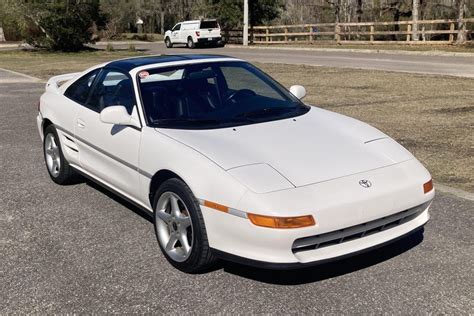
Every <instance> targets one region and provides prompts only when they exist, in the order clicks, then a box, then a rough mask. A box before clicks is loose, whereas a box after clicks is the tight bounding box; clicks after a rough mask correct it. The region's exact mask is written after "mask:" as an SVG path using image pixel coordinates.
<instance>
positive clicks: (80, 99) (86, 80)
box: [64, 69, 100, 105]
mask: <svg viewBox="0 0 474 316" xmlns="http://www.w3.org/2000/svg"><path fill="white" fill-rule="evenodd" d="M99 71H100V69H96V70H93V71H91V72H89V73H88V74H86V75H84V76H83V77H81V78H79V79H78V80H76V82H74V83H73V84H72V85H71V86H69V88H67V90H66V92H65V93H64V95H65V96H66V97H68V98H69V99H71V100H73V101H76V102H77V103H79V104H82V105H84V104H85V103H86V101H87V97H88V96H89V93H90V90H91V87H92V84H93V83H94V79H95V78H96V77H97V74H98V73H99Z"/></svg>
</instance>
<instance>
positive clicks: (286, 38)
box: [285, 27, 288, 42]
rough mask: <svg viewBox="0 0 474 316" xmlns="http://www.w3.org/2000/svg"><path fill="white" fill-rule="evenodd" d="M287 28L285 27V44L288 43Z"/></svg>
mask: <svg viewBox="0 0 474 316" xmlns="http://www.w3.org/2000/svg"><path fill="white" fill-rule="evenodd" d="M287 34H288V28H287V27H285V42H288V35H287Z"/></svg>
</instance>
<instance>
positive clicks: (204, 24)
mask: <svg viewBox="0 0 474 316" xmlns="http://www.w3.org/2000/svg"><path fill="white" fill-rule="evenodd" d="M200 28H201V29H218V28H219V24H217V21H201V27H200Z"/></svg>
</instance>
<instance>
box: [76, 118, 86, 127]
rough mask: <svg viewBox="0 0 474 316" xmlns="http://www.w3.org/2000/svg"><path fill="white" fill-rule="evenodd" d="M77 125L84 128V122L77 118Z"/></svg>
mask: <svg viewBox="0 0 474 316" xmlns="http://www.w3.org/2000/svg"><path fill="white" fill-rule="evenodd" d="M77 126H78V127H80V128H84V127H86V122H84V121H83V120H81V119H77Z"/></svg>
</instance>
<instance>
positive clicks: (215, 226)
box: [201, 159, 434, 266]
mask: <svg viewBox="0 0 474 316" xmlns="http://www.w3.org/2000/svg"><path fill="white" fill-rule="evenodd" d="M363 178H368V179H370V180H371V181H372V183H373V186H372V188H371V190H367V189H366V188H362V187H361V186H360V185H359V184H358V181H359V180H360V179H363ZM429 179H430V175H429V173H428V172H427V171H426V169H425V168H424V167H423V166H422V165H421V164H420V163H419V162H418V161H416V160H415V159H413V160H410V161H407V162H404V163H399V164H397V165H394V166H389V167H386V168H381V169H377V170H373V171H369V172H365V173H363V174H357V175H352V176H348V177H344V178H340V179H335V180H331V181H327V182H324V183H318V184H314V185H310V186H306V187H300V188H295V189H290V190H282V191H277V192H272V193H266V194H251V196H244V197H243V198H242V201H241V203H240V205H239V206H238V207H237V209H240V210H244V211H247V212H252V213H260V214H262V215H273V216H291V215H293V216H299V215H305V214H311V215H313V217H314V218H315V220H316V223H317V224H316V225H315V226H311V227H305V228H297V229H272V228H265V227H259V226H255V225H253V224H252V223H251V222H250V221H249V220H248V219H246V218H241V217H237V216H232V215H229V214H227V213H223V212H218V211H216V210H213V209H211V208H208V207H205V206H202V207H201V210H202V212H203V215H204V219H205V223H206V230H207V233H208V238H209V244H210V246H211V248H213V249H214V251H215V252H216V253H217V254H218V255H219V254H220V255H223V254H224V256H226V254H228V255H231V256H234V257H237V258H239V257H240V258H245V260H249V261H252V262H261V263H262V266H268V265H270V264H271V265H276V266H288V265H289V266H291V265H293V264H296V266H298V265H306V264H311V263H316V262H324V261H327V260H331V259H334V258H339V257H343V256H346V255H351V254H354V253H357V252H361V251H364V250H366V249H370V248H373V247H376V246H378V245H382V244H384V243H387V242H390V241H392V240H394V239H397V238H399V237H400V236H404V235H406V234H409V233H410V232H412V231H413V230H416V229H419V228H421V227H423V225H424V224H426V222H427V221H428V220H429V213H428V210H429V206H430V201H431V200H432V199H433V198H434V190H432V191H431V192H429V193H427V194H424V192H423V183H425V182H426V181H428V180H429ZM262 201H263V202H262ZM259 202H260V203H261V205H268V206H267V209H272V210H275V209H277V210H278V209H279V210H282V211H280V212H279V213H276V212H274V213H269V212H268V213H266V214H265V213H264V212H258V209H260V207H258V208H255V206H254V207H253V208H251V207H250V205H258V203H259ZM271 203H274V204H273V205H272V204H271ZM421 205H422V206H421ZM416 206H420V207H421V208H422V209H420V210H418V211H417V213H416V217H411V218H410V219H409V220H408V221H405V222H400V223H399V224H397V225H392V226H390V228H389V229H381V230H380V231H379V232H376V233H372V234H367V235H363V236H359V237H360V238H351V239H350V240H349V241H344V242H340V243H334V244H331V245H326V246H325V247H319V248H313V249H311V248H308V249H304V251H294V250H295V249H294V245H295V241H297V240H300V239H305V238H308V237H312V236H319V235H325V234H329V233H332V232H336V231H340V230H343V229H348V228H351V227H354V226H357V225H361V224H364V223H371V222H372V221H376V220H380V219H382V218H390V216H394V215H395V214H398V213H401V212H403V211H406V210H409V209H412V208H414V207H416ZM261 209H265V207H263V206H262V207H261ZM291 209H296V210H299V211H300V212H299V213H296V212H293V213H290V210H291ZM284 210H287V211H286V212H285V211H284ZM304 210H306V211H304Z"/></svg>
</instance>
